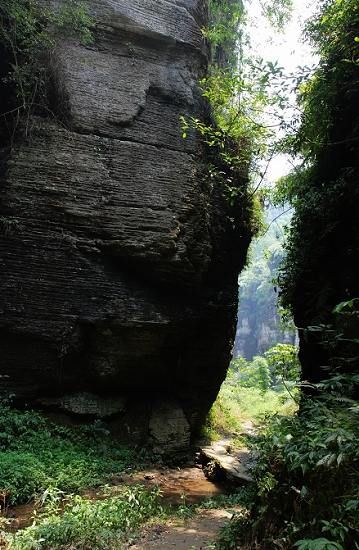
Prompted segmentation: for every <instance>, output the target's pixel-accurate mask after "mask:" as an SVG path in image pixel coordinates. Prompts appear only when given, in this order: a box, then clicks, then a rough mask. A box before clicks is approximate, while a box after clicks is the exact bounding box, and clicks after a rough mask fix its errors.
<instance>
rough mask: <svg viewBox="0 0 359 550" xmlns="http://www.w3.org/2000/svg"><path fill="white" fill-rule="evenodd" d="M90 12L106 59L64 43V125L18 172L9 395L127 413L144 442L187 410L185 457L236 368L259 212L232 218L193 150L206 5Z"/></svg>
mask: <svg viewBox="0 0 359 550" xmlns="http://www.w3.org/2000/svg"><path fill="white" fill-rule="evenodd" d="M89 6H90V10H91V12H92V13H93V14H94V16H95V17H96V20H97V22H98V24H97V30H96V34H95V43H94V44H93V45H91V46H87V47H84V46H81V45H79V43H78V41H77V40H75V39H69V38H66V37H63V39H61V38H60V39H59V43H58V46H57V48H56V51H55V53H54V54H53V55H52V57H51V59H50V61H49V70H50V71H51V74H52V81H53V88H54V97H53V101H52V103H53V105H52V110H53V111H55V114H56V117H53V116H52V115H50V114H49V116H48V117H45V118H41V117H38V118H36V119H35V120H34V121H32V123H31V124H32V126H33V128H32V133H31V137H30V139H27V140H24V139H20V140H19V143H18V144H17V146H16V147H15V149H14V150H13V151H12V153H11V157H10V159H8V161H7V164H6V167H5V168H6V170H5V172H4V171H3V173H4V174H5V175H4V176H3V178H2V181H1V190H0V193H1V206H0V216H1V240H0V277H1V290H0V310H1V321H0V323H1V324H0V330H1V332H0V361H1V377H0V384H1V387H2V391H3V393H14V394H15V395H16V398H17V399H18V400H22V401H27V402H31V403H41V402H42V403H43V404H44V403H45V404H49V403H52V404H54V403H57V405H58V406H62V407H63V408H65V409H66V410H67V411H69V410H73V411H74V412H76V413H79V412H81V407H82V408H83V412H84V414H88V411H89V410H91V411H92V410H94V408H95V409H96V407H99V410H101V411H102V414H101V415H100V416H104V414H103V411H104V410H106V405H105V401H106V400H108V401H109V405H108V410H109V411H112V412H114V411H115V410H116V405H115V404H114V402H116V399H117V400H118V401H119V407H118V409H119V410H120V411H121V412H119V413H118V414H119V415H120V416H119V423H120V424H121V426H123V427H125V428H124V431H127V432H128V433H130V435H133V437H138V438H141V437H145V436H146V434H148V433H150V432H151V434H150V435H151V436H152V437H153V439H154V440H156V430H155V429H154V426H155V427H156V426H158V424H159V418H160V416H161V414H162V413H163V410H169V409H170V408H171V407H172V410H173V414H172V420H171V421H170V422H169V424H168V426H167V427H166V429H165V430H164V432H166V430H167V432H170V431H171V429H172V428H171V426H172V427H173V430H172V431H174V432H176V430H177V431H178V434H180V435H179V437H178V438H176V437H174V436H173V434H170V436H168V437H169V439H170V440H171V441H172V442H173V446H174V447H176V445H177V447H181V445H182V444H183V445H184V444H187V443H188V438H189V433H188V432H189V431H190V430H193V429H194V428H195V427H196V426H197V425H198V423H199V422H200V421H201V420H202V418H203V416H204V414H206V412H207V411H208V408H209V407H210V405H211V403H212V401H213V399H214V398H215V396H216V394H217V391H218V389H219V386H220V384H221V382H222V380H223V378H224V376H225V372H226V368H227V365H228V361H229V355H230V346H231V339H232V336H233V328H234V327H233V325H234V322H235V315H236V296H237V288H236V278H237V274H238V270H239V269H240V268H241V266H242V264H243V261H244V258H245V255H246V250H247V246H248V243H249V239H250V229H249V227H248V219H247V214H246V207H245V203H247V202H246V201H247V199H246V198H245V196H244V198H243V200H242V204H241V205H239V207H238V208H237V209H236V211H234V210H233V209H230V208H229V206H228V204H227V202H226V200H225V199H224V198H223V192H222V190H221V189H219V188H217V187H216V186H215V185H213V184H212V183H211V182H210V181H209V180H208V177H207V175H206V174H207V171H206V164H207V161H208V159H207V156H206V151H205V150H204V149H203V146H202V145H201V143H200V140H199V138H198V136H196V135H194V133H190V135H189V136H188V138H187V139H186V140H183V139H182V131H181V126H180V122H179V117H180V115H181V114H184V115H191V114H193V115H196V116H198V117H203V116H207V115H206V111H207V108H206V106H205V104H204V102H203V100H202V99H201V94H200V91H199V88H198V84H197V83H198V79H199V78H200V77H201V76H202V75H203V74H204V73H205V71H206V64H207V58H206V48H205V44H204V43H203V39H202V36H201V32H200V27H201V26H202V25H203V24H204V23H205V17H206V5H205V2H204V1H203V0H172V1H169V0H156V1H154V0H92V1H91V2H89ZM243 187H244V188H245V182H243ZM243 193H245V191H243ZM238 216H239V217H240V218H241V219H238ZM76 396H79V398H78V399H76ZM86 396H87V397H88V401H89V403H88V404H87V405H86V404H85V405H81V404H83V403H84V401H85V400H86ZM64 404H65V405H66V406H65V405H64ZM161 404H162V405H161ZM163 404H164V405H163ZM71 407H72V409H71ZM181 411H182V412H181ZM151 415H152V419H151ZM168 416H169V417H170V416H171V415H170V414H169V413H168ZM150 426H152V431H151V430H150ZM176 426H177V428H176ZM164 432H162V433H159V435H158V441H157V443H159V444H160V445H161V446H163V445H164V441H163V438H164V437H165V436H164V435H163V433H164ZM157 433H158V431H157ZM155 443H156V441H155Z"/></svg>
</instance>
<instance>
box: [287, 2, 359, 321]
mask: <svg viewBox="0 0 359 550" xmlns="http://www.w3.org/2000/svg"><path fill="white" fill-rule="evenodd" d="M318 4H319V6H318V7H319V10H318V13H317V14H316V15H315V17H314V18H313V19H312V20H311V21H310V22H309V23H308V24H307V28H306V34H307V38H308V40H310V41H311V42H312V44H313V45H314V46H315V48H316V49H317V52H318V54H319V55H320V62H319V65H318V67H317V69H316V70H315V71H314V74H313V75H312V76H311V77H310V78H306V79H304V80H303V82H302V83H301V85H300V86H299V90H298V101H299V107H300V109H301V111H302V114H301V118H300V124H299V127H298V126H297V125H296V124H294V125H293V128H292V130H290V131H288V135H287V138H286V140H285V145H286V150H287V151H288V152H289V153H290V154H292V155H293V156H296V158H297V159H299V160H301V164H300V165H299V166H297V168H296V169H295V170H294V171H293V172H292V173H291V174H290V175H289V176H288V177H287V178H284V179H282V181H281V182H280V186H279V191H278V196H277V198H278V200H279V201H280V202H282V203H283V201H290V202H291V204H292V205H293V206H294V207H295V214H294V217H293V222H292V226H291V229H290V233H289V239H288V242H287V245H286V248H287V252H288V253H287V258H286V261H285V263H284V266H283V269H282V274H281V288H282V299H283V303H284V304H285V306H286V307H287V308H294V309H297V310H298V311H299V310H301V311H303V314H304V315H305V317H306V318H309V319H310V320H309V323H313V324H314V322H322V321H323V320H325V319H327V320H328V318H330V315H331V310H332V308H333V307H334V305H335V304H336V303H337V302H338V301H341V300H345V299H347V298H348V297H349V296H350V295H355V294H356V293H357V274H356V273H354V268H353V266H354V265H355V264H357V261H358V259H357V256H356V254H355V251H357V250H358V237H357V231H356V221H355V220H356V218H357V211H356V205H357V204H358V187H357V184H356V183H357V177H358V170H357V151H358V140H359V134H358V131H359V124H358V117H357V105H358V100H359V86H358V70H359V43H358V41H357V40H356V38H357V36H358V29H359V5H358V2H357V1H356V0H321V1H320V2H319V3H318ZM333 245H334V246H333ZM344 281H345V282H344ZM314 296H316V299H314ZM301 322H302V321H301ZM309 323H308V324H309Z"/></svg>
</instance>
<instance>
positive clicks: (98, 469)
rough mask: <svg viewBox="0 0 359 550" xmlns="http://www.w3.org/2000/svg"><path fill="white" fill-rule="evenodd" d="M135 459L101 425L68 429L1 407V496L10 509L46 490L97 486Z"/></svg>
mask: <svg viewBox="0 0 359 550" xmlns="http://www.w3.org/2000/svg"><path fill="white" fill-rule="evenodd" d="M134 459H135V452H134V451H129V450H128V449H126V448H123V447H121V446H119V445H117V444H116V442H113V441H112V439H111V438H110V436H109V433H108V432H106V430H104V429H102V428H101V427H100V426H99V425H98V424H95V425H94V426H92V427H91V429H90V428H77V429H75V428H73V429H70V428H66V427H62V426H56V425H55V424H52V423H50V422H48V421H47V420H45V419H44V418H43V417H42V416H41V415H39V414H38V413H35V412H33V411H25V412H23V411H21V412H20V411H17V410H13V409H11V408H10V407H9V406H7V405H2V406H1V416H0V491H1V492H2V493H4V494H5V495H6V501H7V504H15V503H23V502H28V501H29V500H31V499H33V498H34V497H35V496H36V495H38V494H41V493H43V492H44V491H45V490H46V489H47V488H48V487H57V488H58V489H60V490H62V491H65V492H73V491H77V490H79V489H83V488H85V487H91V486H96V485H99V484H101V483H103V482H104V481H106V479H107V478H108V476H110V475H111V474H116V473H119V472H121V471H123V470H124V469H125V468H126V467H127V466H129V465H130V464H132V463H133V462H134ZM137 462H138V458H137Z"/></svg>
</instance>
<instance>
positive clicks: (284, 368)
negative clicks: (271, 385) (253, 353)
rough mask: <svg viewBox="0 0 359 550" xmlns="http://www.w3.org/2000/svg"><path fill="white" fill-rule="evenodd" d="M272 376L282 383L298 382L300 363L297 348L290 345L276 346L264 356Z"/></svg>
mask: <svg viewBox="0 0 359 550" xmlns="http://www.w3.org/2000/svg"><path fill="white" fill-rule="evenodd" d="M264 357H265V358H266V360H267V363H268V365H269V367H270V368H271V371H272V374H273V375H274V376H275V377H278V378H279V379H281V380H282V381H287V382H294V383H296V382H298V381H299V379H300V363H299V359H298V348H297V347H296V346H293V345H292V344H277V345H276V346H274V347H273V348H271V349H269V350H267V351H266V352H265V354H264Z"/></svg>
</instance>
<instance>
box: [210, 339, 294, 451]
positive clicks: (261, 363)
mask: <svg viewBox="0 0 359 550" xmlns="http://www.w3.org/2000/svg"><path fill="white" fill-rule="evenodd" d="M293 348H294V346H293ZM273 349H274V350H275V349H276V348H273ZM294 349H295V348H294ZM293 353H294V351H293ZM271 368H273V367H270V366H269V364H268V362H267V360H266V359H265V358H264V357H254V359H253V361H247V360H246V359H244V358H242V357H240V358H238V359H234V360H233V361H232V363H231V366H230V369H229V372H228V376H227V378H226V380H225V382H224V383H223V385H222V388H221V391H220V393H219V395H218V397H217V400H216V402H215V403H214V405H213V407H212V409H211V411H210V413H209V415H208V418H207V421H206V425H205V428H204V435H205V436H206V437H207V438H208V439H210V440H214V439H219V438H221V437H223V436H224V435H226V436H228V435H229V436H234V437H235V438H236V439H237V441H236V442H237V443H239V444H241V441H240V437H241V434H243V432H245V430H244V429H243V423H245V422H247V421H253V422H255V423H257V422H262V420H263V418H264V417H265V416H268V415H275V414H277V413H281V414H293V412H294V411H295V410H296V408H297V405H296V403H295V400H294V399H293V396H294V397H295V396H296V392H295V390H293V389H292V391H291V393H288V391H287V389H286V385H285V384H283V381H282V379H280V380H278V379H276V377H275V376H274V374H273V372H272V371H271ZM273 371H274V368H273ZM238 436H239V439H238Z"/></svg>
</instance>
